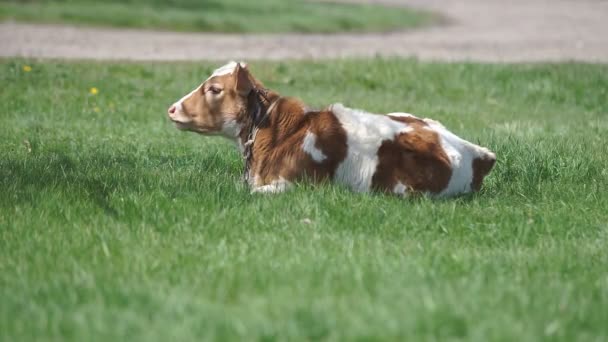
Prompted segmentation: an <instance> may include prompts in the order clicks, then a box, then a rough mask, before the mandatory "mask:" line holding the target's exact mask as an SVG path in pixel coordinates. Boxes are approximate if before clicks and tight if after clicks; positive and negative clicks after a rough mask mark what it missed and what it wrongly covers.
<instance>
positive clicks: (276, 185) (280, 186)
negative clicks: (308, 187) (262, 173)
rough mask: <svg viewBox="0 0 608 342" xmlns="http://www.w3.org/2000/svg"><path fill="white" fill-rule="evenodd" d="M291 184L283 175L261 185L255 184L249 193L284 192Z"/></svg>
mask: <svg viewBox="0 0 608 342" xmlns="http://www.w3.org/2000/svg"><path fill="white" fill-rule="evenodd" d="M292 186H293V184H292V183H291V182H290V181H288V180H286V179H285V178H283V177H279V179H277V180H274V181H272V183H270V184H267V185H262V186H256V187H254V188H253V189H252V190H251V193H265V194H276V193H280V192H284V191H286V190H288V189H289V188H291V187H292Z"/></svg>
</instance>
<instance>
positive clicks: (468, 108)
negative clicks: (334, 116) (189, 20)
mask: <svg viewBox="0 0 608 342" xmlns="http://www.w3.org/2000/svg"><path fill="white" fill-rule="evenodd" d="M25 66H29V68H25ZM216 66H217V65H214V64H211V63H179V64H178V63H155V64H116V63H89V62H87V63H73V64H72V63H64V62H40V61H36V60H21V59H9V60H4V61H2V62H0V80H1V82H2V84H3V85H6V86H4V87H2V90H1V91H0V113H2V114H1V115H0V144H1V148H0V302H1V303H2V305H0V340H3V341H4V340H6V341H27V340H41V339H42V340H44V339H49V340H65V341H70V340H73V341H103V340H112V339H114V340H116V339H120V340H130V341H166V340H180V341H183V340H201V339H213V340H220V339H221V340H233V339H247V340H312V339H315V340H317V339H328V340H353V339H360V340H380V339H387V340H447V339H452V340H458V339H466V340H478V341H487V340H519V341H538V340H562V341H575V340H576V341H599V340H606V339H607V338H608V326H607V325H606V322H607V321H608V311H607V310H606V307H607V306H608V290H607V289H608V272H607V271H606V265H607V264H608V251H607V249H606V245H607V244H608V224H607V222H608V220H607V219H608V215H607V211H606V208H608V196H606V189H607V188H608V166H607V165H608V148H607V146H608V144H607V140H606V137H607V136H608V121H607V119H608V118H607V114H608V101H606V98H608V94H607V92H608V67H607V66H605V65H587V64H546V65H488V64H467V63H464V64H463V63H458V64H439V63H419V62H416V61H412V60H396V59H395V60H393V59H390V60H385V59H374V60H347V61H332V62H314V63H313V62H289V63H268V62H259V63H258V62H254V63H252V64H251V67H252V71H253V72H254V74H255V75H256V76H257V77H259V78H260V79H261V80H263V81H265V82H266V85H267V86H269V87H271V88H274V89H276V90H278V91H280V92H281V93H283V94H284V95H296V96H300V97H302V98H303V99H304V100H305V101H306V102H308V103H309V104H311V105H312V106H318V107H320V106H325V105H327V104H329V103H333V102H337V101H340V102H344V103H345V104H347V105H351V106H354V107H360V108H365V109H368V110H370V111H374V112H379V113H380V112H388V111H408V112H413V113H417V114H419V115H421V116H426V117H431V118H435V119H438V120H440V121H442V122H443V123H444V124H445V125H446V126H447V127H448V128H450V129H451V130H453V131H454V132H455V133H457V134H459V135H461V136H462V137H464V138H467V139H470V140H472V141H475V142H477V143H480V144H481V145H484V146H488V147H490V148H491V149H492V150H494V151H495V152H496V153H497V155H498V164H497V166H496V168H495V170H494V171H493V172H492V173H491V175H490V176H489V178H488V179H487V182H486V183H485V186H484V189H483V191H482V192H481V193H479V194H477V195H473V196H469V197H463V198H457V199H451V200H429V199H425V198H421V199H415V200H402V199H398V198H394V197H390V196H384V195H379V194H356V193H352V192H349V191H347V190H345V189H343V188H341V187H339V186H335V185H324V186H317V187H313V186H310V185H306V184H304V185H301V186H299V187H297V188H296V189H295V191H293V192H290V193H286V194H282V195H278V196H256V195H251V194H249V192H248V190H247V189H246V188H245V187H244V186H243V185H242V184H241V182H240V178H239V177H240V172H241V169H242V162H241V159H240V156H239V154H238V153H237V151H236V148H235V147H234V146H233V144H231V143H229V142H228V141H225V140H223V139H222V138H217V137H215V138H205V137H200V136H197V135H194V134H189V133H181V132H178V131H177V130H175V129H174V128H173V127H172V126H171V124H170V123H169V122H168V120H167V119H166V118H165V111H166V108H167V107H168V106H169V104H171V103H172V102H173V101H174V100H175V99H177V98H179V97H181V96H182V95H183V94H185V93H187V92H189V91H190V90H191V89H192V88H194V87H195V86H196V85H198V83H200V82H201V80H203V79H204V78H205V77H206V76H207V75H208V74H209V73H210V72H211V71H212V70H213V69H214V68H215V67H216ZM92 88H96V89H97V92H95V91H92Z"/></svg>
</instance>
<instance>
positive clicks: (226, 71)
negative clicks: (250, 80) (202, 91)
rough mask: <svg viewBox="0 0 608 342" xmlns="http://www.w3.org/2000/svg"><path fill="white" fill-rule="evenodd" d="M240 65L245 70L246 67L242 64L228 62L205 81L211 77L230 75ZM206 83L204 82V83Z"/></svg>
mask: <svg viewBox="0 0 608 342" xmlns="http://www.w3.org/2000/svg"><path fill="white" fill-rule="evenodd" d="M239 64H240V65H241V67H243V68H245V67H246V66H247V65H246V64H245V63H243V62H240V63H237V62H235V61H230V62H228V63H227V64H226V65H223V66H221V67H219V68H217V69H216V70H215V71H214V72H213V74H211V76H209V78H207V81H208V80H210V79H211V78H213V77H216V76H224V75H232V73H233V72H234V69H236V66H237V65H239ZM205 82H206V81H205Z"/></svg>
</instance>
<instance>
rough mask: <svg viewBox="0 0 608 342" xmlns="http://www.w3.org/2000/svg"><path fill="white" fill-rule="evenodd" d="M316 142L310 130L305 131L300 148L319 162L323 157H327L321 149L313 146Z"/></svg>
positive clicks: (315, 137)
mask: <svg viewBox="0 0 608 342" xmlns="http://www.w3.org/2000/svg"><path fill="white" fill-rule="evenodd" d="M316 142H317V136H316V135H315V134H314V133H312V132H311V131H308V132H306V136H304V142H302V150H304V152H306V153H308V154H310V156H311V157H312V159H313V160H314V161H316V162H318V163H321V162H323V161H324V160H325V159H327V156H326V155H325V154H324V153H323V151H321V150H320V149H318V148H317V147H316V146H315V144H316Z"/></svg>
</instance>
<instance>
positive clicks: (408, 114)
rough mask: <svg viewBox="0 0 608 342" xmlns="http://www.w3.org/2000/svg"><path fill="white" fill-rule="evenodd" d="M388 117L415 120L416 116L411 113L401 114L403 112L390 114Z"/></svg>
mask: <svg viewBox="0 0 608 342" xmlns="http://www.w3.org/2000/svg"><path fill="white" fill-rule="evenodd" d="M386 115H390V116H394V117H398V118H399V117H401V118H415V117H416V116H414V115H413V114H410V113H401V112H395V113H388V114H386Z"/></svg>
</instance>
